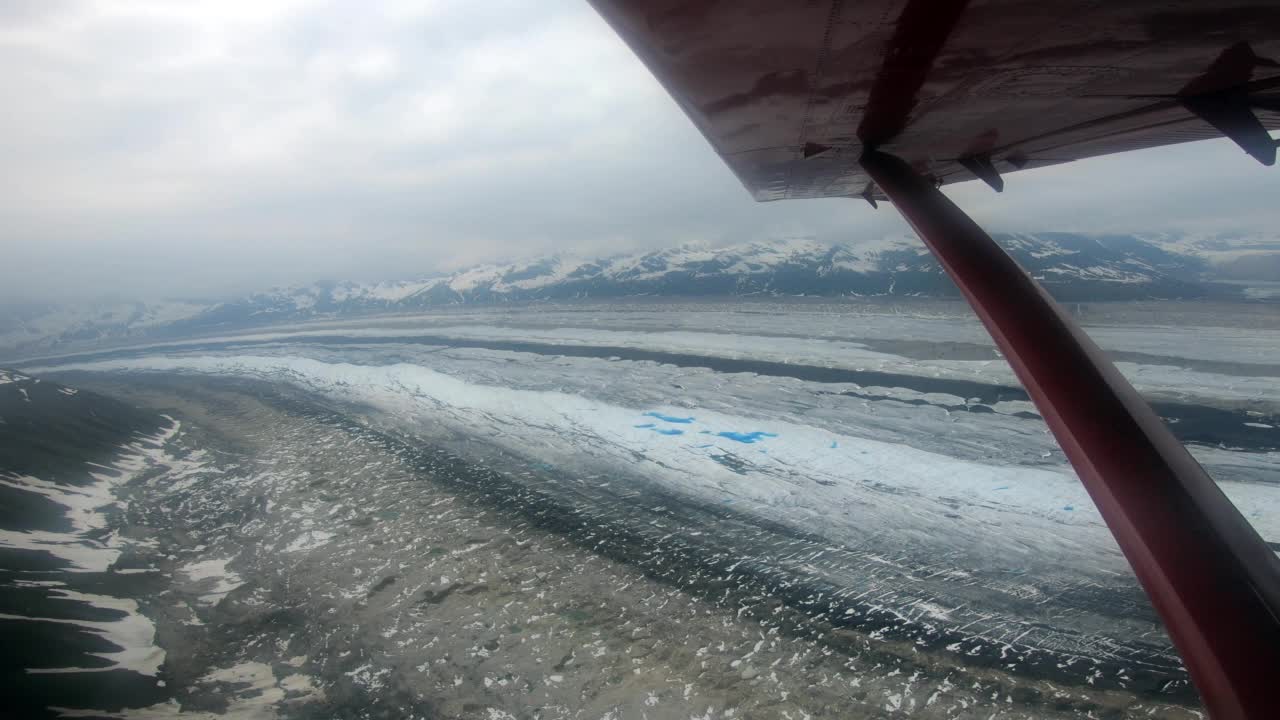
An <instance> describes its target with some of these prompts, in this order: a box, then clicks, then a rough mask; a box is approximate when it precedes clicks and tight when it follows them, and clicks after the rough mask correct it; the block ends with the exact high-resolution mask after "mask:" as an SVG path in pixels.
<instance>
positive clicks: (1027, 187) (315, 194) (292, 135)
mask: <svg viewBox="0 0 1280 720" xmlns="http://www.w3.org/2000/svg"><path fill="white" fill-rule="evenodd" d="M0 93H3V96H4V97H5V108H6V110H5V112H4V113H0V159H3V171H2V172H3V175H0V178H3V186H2V188H0V189H2V192H0V257H3V258H4V262H2V263H0V288H3V290H0V297H3V298H6V299H14V298H27V299H42V298H46V297H53V296H60V297H65V296H68V295H80V296H93V295H97V294H102V293H115V294H122V295H157V294H166V295H175V294H176V295H188V296H190V295H205V296H212V295H218V294H224V293H233V292H240V291H243V290H246V289H253V288H257V287H261V286H264V285H270V284H287V283H295V282H309V281H312V280H315V279H317V278H323V277H331V278H343V279H346V278H350V279H391V278H400V277H408V276H416V275H422V274H426V273H429V272H431V271H434V270H444V269H452V268H456V267H458V266H461V265H466V264H470V263H474V262H481V261H487V260H496V259H507V258H512V257H520V256H527V255H532V254H540V253H546V252H567V253H592V254H595V253H601V254H607V253H610V252H613V251H617V252H622V251H630V250H635V249H638V248H646V247H662V246H670V245H675V244H679V243H683V242H690V241H704V242H710V243H721V242H730V241H740V240H747V239H758V238H768V237H775V236H779V235H797V234H804V235H814V236H817V237H819V238H823V239H843V240H857V239H859V238H872V237H880V236H882V235H884V234H886V233H900V232H906V228H905V225H903V224H902V223H901V221H900V220H898V218H897V217H896V214H894V213H893V211H892V210H891V209H882V210H880V211H879V212H874V211H872V210H871V209H870V208H867V207H864V206H863V205H862V204H861V203H860V201H857V202H855V201H843V200H827V201H807V202H802V201H795V202H786V203H774V204H765V205H759V204H756V203H753V202H752V201H751V200H750V199H749V197H748V196H747V194H746V193H745V192H744V191H743V190H742V188H741V187H740V186H739V185H738V183H737V181H736V180H735V179H734V178H733V176H732V175H731V174H730V173H729V171H728V170H726V169H725V168H724V167H723V166H722V165H721V163H720V162H719V160H718V159H717V158H716V157H715V155H714V154H713V153H712V152H711V151H710V149H709V148H708V147H707V146H706V143H705V142H704V141H703V140H702V138H701V137H700V136H699V135H698V133H697V132H696V130H695V129H694V128H693V127H692V125H691V124H690V123H689V122H688V121H687V120H686V119H685V118H684V116H683V115H682V114H681V113H680V111H679V110H678V109H677V108H676V106H675V104H674V103H673V102H672V101H671V100H670V98H668V97H667V96H666V94H665V92H664V91H663V90H662V89H661V87H660V86H659V85H658V84H657V82H655V81H654V80H653V79H652V78H651V77H650V76H649V74H648V73H647V71H646V70H645V69H644V68H643V67H642V66H641V64H640V63H639V61H637V60H636V59H635V58H634V57H633V56H632V54H631V53H630V51H629V50H628V49H627V48H626V47H625V46H624V45H623V44H622V42H621V41H620V40H618V39H617V37H616V36H614V34H613V33H612V32H611V31H610V30H609V28H608V27H607V26H606V25H605V24H604V23H603V22H602V21H601V20H600V19H599V18H598V17H597V16H596V15H595V13H594V12H593V11H592V10H591V8H590V7H589V6H587V5H586V3H585V2H584V1H583V0H527V1H524V2H518V1H516V0H505V1H504V0H497V1H495V2H489V3H470V2H461V1H451V0H427V1H425V2H421V1H420V2H408V1H407V0H381V1H379V2H375V3H367V4H366V3H363V2H312V1H309V0H273V1H272V2H263V1H262V0H234V1H232V0H223V1H221V2H217V3H199V4H197V3H173V2H168V1H167V0H101V1H96V2H95V1H91V0H84V1H78V0H16V1H15V0H10V2H7V3H4V4H0ZM1255 165H1256V164H1255V163H1252V161H1251V160H1250V159H1249V158H1247V157H1245V156H1244V155H1243V153H1241V152H1239V151H1238V150H1237V149H1236V148H1234V147H1233V146H1231V145H1230V144H1228V143H1225V142H1210V143H1201V144H1198V145H1191V146H1183V147H1176V148H1168V149H1162V150H1156V151H1149V152H1145V153H1140V154H1133V155H1126V156H1119V157H1112V158H1103V159H1099V160H1094V161H1089V162H1081V163H1076V164H1074V165H1069V166H1062V167H1058V168H1050V169H1045V170H1040V171H1036V172H1029V173H1026V174H1022V175H1018V176H1015V177H1014V178H1011V180H1010V182H1009V190H1008V191H1006V192H1005V193H1004V194H1003V195H1000V196H997V195H995V194H993V193H991V192H990V191H989V190H987V188H986V187H985V186H982V185H980V184H973V183H970V184H966V185H962V186H959V187H956V188H954V189H950V190H949V191H948V192H949V193H950V194H951V195H952V196H953V197H954V198H956V199H957V200H958V201H959V202H960V203H961V204H962V205H964V206H965V207H967V208H968V209H970V210H971V211H972V212H973V213H974V214H975V215H976V216H977V217H978V218H979V219H980V220H982V221H984V222H986V223H988V224H989V225H990V226H992V228H993V229H1001V230H1022V229H1026V230H1164V229H1186V230H1192V231H1196V232H1205V231H1207V232H1221V231H1243V232H1260V231H1268V230H1270V229H1271V228H1273V227H1274V226H1275V221H1276V219H1277V216H1276V213H1275V211H1274V210H1273V209H1272V207H1271V206H1270V204H1271V202H1272V200H1273V199H1274V198H1275V197H1278V196H1280V174H1277V173H1276V172H1268V171H1267V170H1268V169H1266V168H1261V167H1256V166H1255Z"/></svg>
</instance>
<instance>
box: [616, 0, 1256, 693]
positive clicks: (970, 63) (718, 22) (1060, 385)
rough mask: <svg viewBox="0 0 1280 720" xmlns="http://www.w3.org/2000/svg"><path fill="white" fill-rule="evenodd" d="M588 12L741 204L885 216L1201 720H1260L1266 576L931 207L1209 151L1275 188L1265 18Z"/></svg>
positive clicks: (1195, 483)
mask: <svg viewBox="0 0 1280 720" xmlns="http://www.w3.org/2000/svg"><path fill="white" fill-rule="evenodd" d="M592 2H593V3H594V4H595V5H596V7H597V8H598V9H599V11H600V12H601V14H602V15H603V16H604V17H605V18H606V19H607V20H608V21H609V22H610V23H611V24H612V25H613V26H614V28H615V29H616V30H617V31H618V33H619V34H620V35H621V36H622V37H623V38H624V39H626V41H627V42H628V43H630V45H631V47H632V48H633V49H634V50H635V52H636V53H637V54H638V55H639V56H640V58H641V59H642V60H643V61H644V62H645V63H646V64H647V65H648V66H649V68H650V70H652V71H653V73H654V74H655V75H656V76H657V77H658V79H659V80H660V81H662V83H663V84H664V85H666V87H667V90H668V91H670V93H671V94H672V96H673V97H675V99H676V101H677V102H679V104H680V106H681V107H683V108H684V111H685V112H686V113H687V114H688V115H689V117H690V118H691V119H692V120H693V122H694V123H695V124H697V126H698V127H699V128H700V129H701V130H702V133H703V134H704V135H705V136H706V137H707V139H708V140H709V141H710V142H711V145H712V147H714V148H715V150H716V152H717V153H719V154H720V157H721V158H723V159H724V161H725V162H726V163H727V164H728V165H729V167H730V168H732V169H733V171H734V172H735V173H736V174H737V175H738V177H739V179H741V180H742V183H743V184H744V185H746V187H747V189H748V190H750V191H751V193H752V194H753V195H754V196H755V198H756V199H757V200H785V199H789V198H819V197H857V196H862V197H864V198H866V199H867V201H869V202H870V203H871V204H872V205H875V204H876V200H877V199H878V198H881V197H886V198H891V199H892V200H893V202H894V205H895V207H896V209H897V210H899V211H900V212H901V213H902V215H903V216H904V217H905V218H906V219H907V221H908V222H910V223H911V225H912V227H913V228H915V230H916V232H917V233H918V234H919V235H920V237H921V239H922V240H923V241H924V242H925V244H926V245H928V247H929V249H930V250H931V251H932V252H933V254H934V255H935V256H936V257H937V258H938V261H939V263H940V264H941V265H942V267H943V269H945V270H946V272H947V273H948V274H949V275H950V276H951V278H952V279H953V280H955V281H956V285H957V286H958V287H959V289H960V291H961V292H962V293H963V294H964V296H965V298H966V300H968V301H969V304H970V305H972V306H973V308H974V310H975V311H976V312H977V315H978V317H979V319H981V320H982V322H983V324H984V325H986V327H987V330H988V331H989V332H990V333H991V336H992V338H993V339H994V340H995V342H996V345H997V346H998V347H999V348H1000V349H1001V351H1002V352H1003V353H1004V357H1005V359H1006V360H1007V361H1008V362H1009V364H1010V366H1011V367H1012V368H1013V370H1014V372H1015V373H1016V374H1017V376H1018V378H1019V380H1020V381H1021V382H1022V384H1023V386H1024V387H1025V388H1026V390H1027V393H1028V395H1029V396H1030V397H1031V399H1032V401H1033V402H1034V403H1035V405H1036V407H1037V408H1038V409H1039V410H1040V414H1041V416H1042V417H1043V418H1044V419H1045V422H1046V423H1047V424H1048V426H1049V428H1050V430H1052V431H1053V433H1054V435H1055V437H1056V438H1057V439H1058V442H1059V444H1060V445H1061V447H1062V449H1063V451H1064V453H1065V454H1066V456H1067V458H1068V459H1069V460H1070V461H1071V463H1072V465H1073V466H1074V468H1075V470H1076V473H1077V475H1079V477H1080V480H1081V482H1083V483H1084V486H1085V488H1086V489H1088V491H1089V494H1090V496H1091V497H1092V498H1093V501H1094V504H1095V505H1096V506H1097V507H1098V510H1099V512H1100V513H1101V514H1102V517H1103V519H1104V520H1106V522H1107V525H1108V527H1109V528H1110V529H1111V532H1112V534H1113V535H1114V536H1115V538H1116V541H1117V542H1118V544H1119V545H1120V548H1121V549H1122V550H1123V551H1124V553H1125V556H1126V557H1127V558H1128V559H1129V562H1130V564H1131V565H1132V567H1133V569H1134V572H1135V573H1136V574H1137V576H1138V579H1139V581H1140V582H1141V583H1142V585H1143V587H1144V588H1145V589H1146V591H1147V594H1148V596H1149V597H1150V598H1151V601H1152V604H1153V605H1154V607H1155V608H1156V610H1157V612H1159V613H1160V615H1161V617H1162V618H1163V620H1164V623H1165V626H1166V628H1168V630H1169V634H1170V636H1171V638H1172V639H1173V641H1174V644H1175V645H1176V646H1177V647H1178V649H1179V651H1180V652H1181V654H1182V657H1183V660H1184V661H1185V663H1186V666H1187V670H1188V672H1189V673H1190V675H1191V677H1192V680H1193V681H1194V682H1195V684H1196V687H1197V688H1198V689H1199V691H1200V693H1201V696H1202V697H1203V699H1204V701H1205V705H1206V706H1207V707H1208V709H1209V711H1210V714H1211V715H1212V716H1213V717H1214V718H1215V719H1220V718H1255V717H1256V718H1261V717H1272V716H1274V715H1275V691H1274V688H1275V678H1276V677H1277V673H1280V560H1278V559H1277V556H1276V554H1275V553H1274V552H1273V551H1272V550H1271V548H1269V547H1268V546H1267V544H1266V543H1265V542H1264V541H1263V539H1262V538H1261V537H1260V536H1259V535H1258V533H1257V531H1256V530H1255V529H1254V528H1253V527H1252V525H1251V524H1250V523H1249V521H1248V520H1247V519H1246V518H1245V517H1244V516H1243V515H1241V514H1240V512H1239V510H1237V509H1236V508H1235V507H1234V506H1233V505H1232V504H1231V502H1230V500H1229V499H1228V498H1227V497H1226V495H1224V494H1223V492H1222V490H1221V489H1220V488H1219V487H1218V486H1217V485H1216V484H1215V483H1214V481H1213V479H1212V478H1210V477H1209V476H1208V474H1207V473H1206V472H1205V471H1204V468H1202V467H1201V466H1200V465H1199V464H1198V463H1197V462H1196V460H1195V458H1193V457H1192V456H1191V454H1190V453H1188V452H1187V450H1186V448H1184V447H1183V446H1182V445H1181V444H1179V443H1178V441H1177V439H1176V438H1175V437H1174V436H1173V434H1172V433H1171V432H1170V431H1169V429H1168V427H1166V426H1165V424H1164V423H1163V421H1162V420H1161V419H1160V417H1159V416H1158V415H1156V413H1155V412H1154V411H1153V410H1152V409H1151V408H1150V406H1149V405H1147V403H1146V402H1145V401H1143V399H1142V398H1141V396H1140V395H1139V394H1138V392H1137V391H1136V390H1134V388H1133V387H1132V385H1130V384H1129V382H1128V381H1127V380H1126V379H1125V377H1124V376H1123V375H1122V374H1121V373H1120V372H1119V371H1118V370H1117V369H1116V367H1115V366H1114V364H1112V363H1111V362H1110V361H1109V360H1108V359H1107V357H1106V356H1105V355H1104V354H1103V353H1102V351H1101V350H1100V349H1099V348H1098V347H1097V345H1095V344H1094V343H1093V342H1092V341H1091V340H1090V339H1089V337H1088V336H1087V335H1086V334H1085V333H1084V332H1083V331H1082V330H1081V329H1080V328H1079V327H1078V326H1077V325H1076V324H1075V322H1074V321H1073V319H1072V318H1071V317H1070V316H1069V315H1068V314H1067V313H1065V312H1063V311H1062V309H1061V308H1060V307H1058V306H1057V304H1056V303H1054V301H1053V300H1052V298H1050V297H1049V295H1048V293H1047V292H1045V291H1044V289H1043V288H1041V287H1040V286H1039V285H1038V284H1037V283H1036V282H1035V280H1034V279H1033V278H1032V277H1031V276H1030V275H1029V274H1028V273H1027V272H1026V271H1025V270H1023V269H1022V268H1021V267H1020V266H1019V265H1018V264H1017V262H1015V261H1014V260H1013V259H1012V258H1011V257H1010V256H1009V255H1008V253H1006V252H1004V250H1003V249H1001V248H1000V247H999V245H997V244H996V243H995V242H994V241H993V240H992V239H991V237H990V236H989V235H987V234H986V233H985V232H984V231H983V230H982V229H981V228H979V227H978V226H977V224H975V223H974V222H973V221H972V220H971V219H970V218H969V217H968V216H966V215H965V214H964V213H963V212H962V211H961V210H960V209H959V208H958V207H956V206H955V204H954V203H952V202H951V201H950V200H949V199H948V198H946V196H944V195H943V194H942V193H941V192H939V190H938V187H939V186H940V185H942V184H944V183H948V182H956V181H963V180H969V179H972V178H975V177H976V178H980V179H982V180H983V181H984V182H986V183H987V184H989V185H991V186H992V187H993V188H995V189H996V190H1002V189H1003V187H1004V175H1005V174H1007V173H1009V172H1011V171H1014V170H1020V169H1024V168H1028V167H1039V166H1044V165H1052V164H1055V163H1060V162H1066V161H1068V160H1075V159H1077V158H1084V157H1090V156H1094V155H1104V154H1107V153H1114V152H1123V151H1126V150H1135V149H1138V148H1146V147H1154V146H1158V145H1167V144H1171V143H1178V142H1185V141H1189V140H1200V139H1204V138H1211V137H1218V136H1223V135H1225V136H1226V137H1229V138H1230V139H1231V140H1233V141H1234V142H1235V143H1236V144H1237V145H1238V146H1239V147H1240V148H1241V149H1243V150H1244V151H1245V152H1246V153H1248V154H1249V155H1252V156H1253V157H1254V158H1255V159H1256V160H1258V161H1259V162H1262V163H1263V164H1265V165H1273V164H1275V157H1276V142H1275V141H1274V140H1273V139H1272V138H1271V136H1270V134H1269V132H1268V128H1276V127H1280V63H1278V62H1277V60H1280V2H1276V1H1275V0H1273V1H1272V2H1262V1H1260V0H1236V1H1235V2H1232V1H1231V0H1129V1H1125V2H1119V1H1110V0H1069V1H1065V2H1032V1H1031V0H860V1H858V2H850V1H848V0H736V1H731V0H592ZM1185 173H1186V175H1187V178H1186V179H1187V182H1188V183H1193V182H1195V173H1196V168H1194V167H1187V168H1185Z"/></svg>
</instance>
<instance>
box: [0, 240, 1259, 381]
mask: <svg viewBox="0 0 1280 720" xmlns="http://www.w3.org/2000/svg"><path fill="white" fill-rule="evenodd" d="M997 239H998V240H999V241H1000V242H1001V243H1002V244H1003V245H1004V247H1006V248H1007V249H1008V250H1009V251H1010V252H1011V253H1012V254H1013V255H1014V256H1015V257H1016V258H1017V259H1018V260H1019V261H1020V262H1021V263H1022V264H1023V265H1024V267H1026V268H1027V269H1028V270H1029V271H1030V272H1031V273H1032V274H1033V275H1034V276H1036V277H1037V278H1038V279H1039V280H1041V281H1042V282H1043V283H1044V285H1045V286H1046V287H1047V288H1049V290H1050V292H1052V293H1053V294H1054V295H1055V296H1056V297H1058V298H1059V299H1060V300H1066V301H1087V300H1141V299H1152V298H1162V299H1194V298H1218V299H1239V300H1266V299H1268V298H1270V297H1271V296H1272V295H1273V294H1274V291H1273V288H1271V287H1269V285H1270V284H1273V283H1276V282H1277V281H1280V250H1277V248H1278V247H1280V244H1277V243H1276V242H1275V241H1274V240H1273V239H1270V238H1256V237H1221V236H1202V237H1192V236H1187V235H1157V234H1150V235H1119V234H1112V235H1085V234H1074V233H1038V234H1016V235H1015V234H1006V235H998V236H997ZM759 295H766V296H768V295H787V296H822V297H849V296H904V297H906V296H924V297H955V296H956V295H957V290H956V288H955V286H954V285H953V284H952V283H951V281H950V280H949V279H948V278H947V277H946V275H945V274H943V272H942V270H941V268H940V267H939V266H938V264H937V262H936V261H935V260H934V259H933V257H932V256H931V255H930V254H929V253H928V251H927V250H926V249H925V248H924V246H923V245H922V244H921V243H920V242H919V241H918V240H916V239H915V238H912V237H887V238H883V239H881V240H878V241H874V242H862V243H857V244H836V245H831V244H827V243H823V242H819V241H816V240H813V239H808V238H792V239H782V240H777V241H772V242H753V243H747V244H742V245H734V246H729V247H720V248H711V247H706V246H699V245H686V246H682V247H678V248H672V249H667V250H660V251H654V252H647V253H641V254H630V255H619V256H614V257H608V258H594V259H582V258H570V257H564V256H546V257H540V258H534V259H530V260H524V261H520V262H512V263H503V264H491V265H480V266H476V267H472V268H469V269H466V270H462V271H459V272H455V273H451V274H427V275H425V276H422V277H420V278H418V279H412V280H397V281H386V282H378V283H356V282H350V281H327V282H317V283H314V284H311V285H306V286H300V287H292V288H276V289H271V290H268V291H264V292H259V293H254V294H251V295H247V296H244V297H240V298H234V299H230V300H220V301H210V300H194V299H176V300H165V301H160V302H148V301H140V300H139V301H134V300H127V301H120V302H110V303H100V304H95V305H74V304H65V305H59V304H45V305H32V306H24V307H10V308H5V309H0V352H3V353H4V354H5V355H15V356H16V355H29V354H32V353H40V352H48V351H52V350H58V349H66V348H71V347H77V346H85V345H89V344H93V343H96V342H101V341H112V340H128V339H142V338H169V337H179V336H183V335H189V334H200V333H209V332H226V331H232V330H237V329H243V328H247V327H255V326H262V325H268V324H272V323H279V322H298V321H305V320H311V319H318V318H333V317H353V316H360V315H365V314H377V313H400V312H413V311H418V310H423V309H427V308H435V307H442V306H450V305H460V304H486V303H513V302H514V303H519V302H533V301H558V300H579V299H586V298H594V299H605V298H623V297H632V296H660V297H732V296H759Z"/></svg>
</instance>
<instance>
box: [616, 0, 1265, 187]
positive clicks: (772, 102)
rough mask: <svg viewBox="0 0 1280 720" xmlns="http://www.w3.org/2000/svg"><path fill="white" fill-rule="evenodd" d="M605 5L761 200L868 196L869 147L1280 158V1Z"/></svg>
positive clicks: (955, 170)
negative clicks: (1195, 143)
mask: <svg viewBox="0 0 1280 720" xmlns="http://www.w3.org/2000/svg"><path fill="white" fill-rule="evenodd" d="M592 3H593V4H594V5H595V6H596V8H597V9H598V10H599V12H600V13H601V14H602V15H603V16H604V17H605V19H606V20H607V21H608V22H609V23H610V24H611V25H613V27H614V29H615V30H617V32H618V33H619V34H620V35H621V36H622V37H623V38H624V39H625V40H626V41H627V43H628V44H630V46H631V47H632V49H633V50H634V51H635V52H636V54H637V55H639V57H640V58H641V59H642V60H643V61H644V63H645V64H646V65H648V67H649V69H650V70H651V71H652V72H653V73H654V75H656V76H657V77H658V78H659V80H660V81H661V82H662V83H663V84H664V85H665V86H666V88H667V90H668V91H669V92H670V93H671V95H672V96H673V97H674V98H675V99H676V101H677V102H678V103H679V104H680V106H681V107H682V108H683V109H684V111H685V112H686V113H687V114H688V116H689V117H690V118H691V119H692V120H693V122H694V123H695V124H696V125H697V126H698V128H699V129H701V131H702V133H703V134H704V135H705V136H706V138H707V139H708V140H709V141H710V142H711V145H712V147H714V148H715V150H716V152H717V153H719V155H720V156H721V157H722V158H723V159H724V160H725V162H726V163H727V164H728V165H729V167H730V168H732V169H733V171H734V173H735V174H737V176H738V178H739V179H740V180H741V181H742V183H743V184H744V185H745V186H746V187H747V189H748V190H749V191H750V192H751V193H752V195H753V196H754V197H755V198H756V199H757V200H762V201H764V200H783V199H789V198H818V197H857V196H860V195H863V194H864V193H865V192H867V190H868V187H872V186H871V182H870V178H869V177H868V176H867V174H866V173H865V172H864V171H863V170H862V169H861V168H860V167H859V165H858V163H857V160H858V158H859V157H860V156H861V154H862V153H863V151H864V150H865V149H867V148H874V149H877V150H881V151H884V152H887V153H890V154H893V155H895V156H897V157H900V158H902V159H903V160H906V161H907V162H908V163H910V164H911V165H912V167H913V168H914V169H915V170H916V171H918V172H920V173H922V174H924V175H926V176H928V177H930V178H932V179H933V180H934V181H935V182H936V183H939V184H941V183H951V182H958V181H964V180H970V179H973V178H975V177H978V178H982V179H984V180H986V181H987V182H988V183H989V184H992V185H993V186H995V187H996V188H997V189H1000V188H1001V187H1002V177H1001V176H1003V175H1005V174H1007V173H1009V172H1013V171H1016V170H1020V169H1024V168H1034V167H1041V166H1045V165H1052V164H1055V163H1061V162H1066V161H1069V160H1076V159H1079V158H1085V157H1091V156H1095V155H1105V154H1108V153H1116V152H1123V151H1126V150H1135V149H1139V148H1147V147H1154V146H1158V145H1168V144H1172V143H1179V142H1187V141H1190V140H1202V139H1205V138H1213V137H1219V136H1222V135H1227V136H1229V137H1231V138H1232V139H1233V140H1235V141H1236V143H1237V144H1239V145H1240V146H1241V147H1242V148H1244V149H1245V150H1246V151H1247V152H1248V153H1249V154H1251V155H1253V156H1254V157H1255V158H1257V159H1258V160H1260V161H1261V162H1263V163H1265V164H1268V165H1270V164H1272V163H1273V162H1274V161H1275V153H1276V150H1275V142H1274V141H1273V140H1272V139H1271V137H1270V135H1269V134H1268V133H1267V129H1268V128H1272V129H1274V128H1280V3H1277V2H1275V1H1274V0H1272V1H1270V2H1266V1H1261V0H1237V1H1236V2H1231V1H1230V0H1225V1H1224V0H1183V1H1181V2H1178V1H1173V2H1170V1H1168V0H1137V1H1132V0H1131V1H1128V2H1108V1H1106V0H1073V1H1068V2H1036V1H1032V0H860V1H858V2H848V1H845V0H808V1H801V0H736V1H733V2H730V1H728V0H719V1H717V0H592ZM1186 172H1187V176H1188V182H1194V176H1195V168H1187V171H1186ZM871 196H872V197H882V195H881V194H880V193H879V192H878V190H876V189H874V188H873V189H872V195H871Z"/></svg>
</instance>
